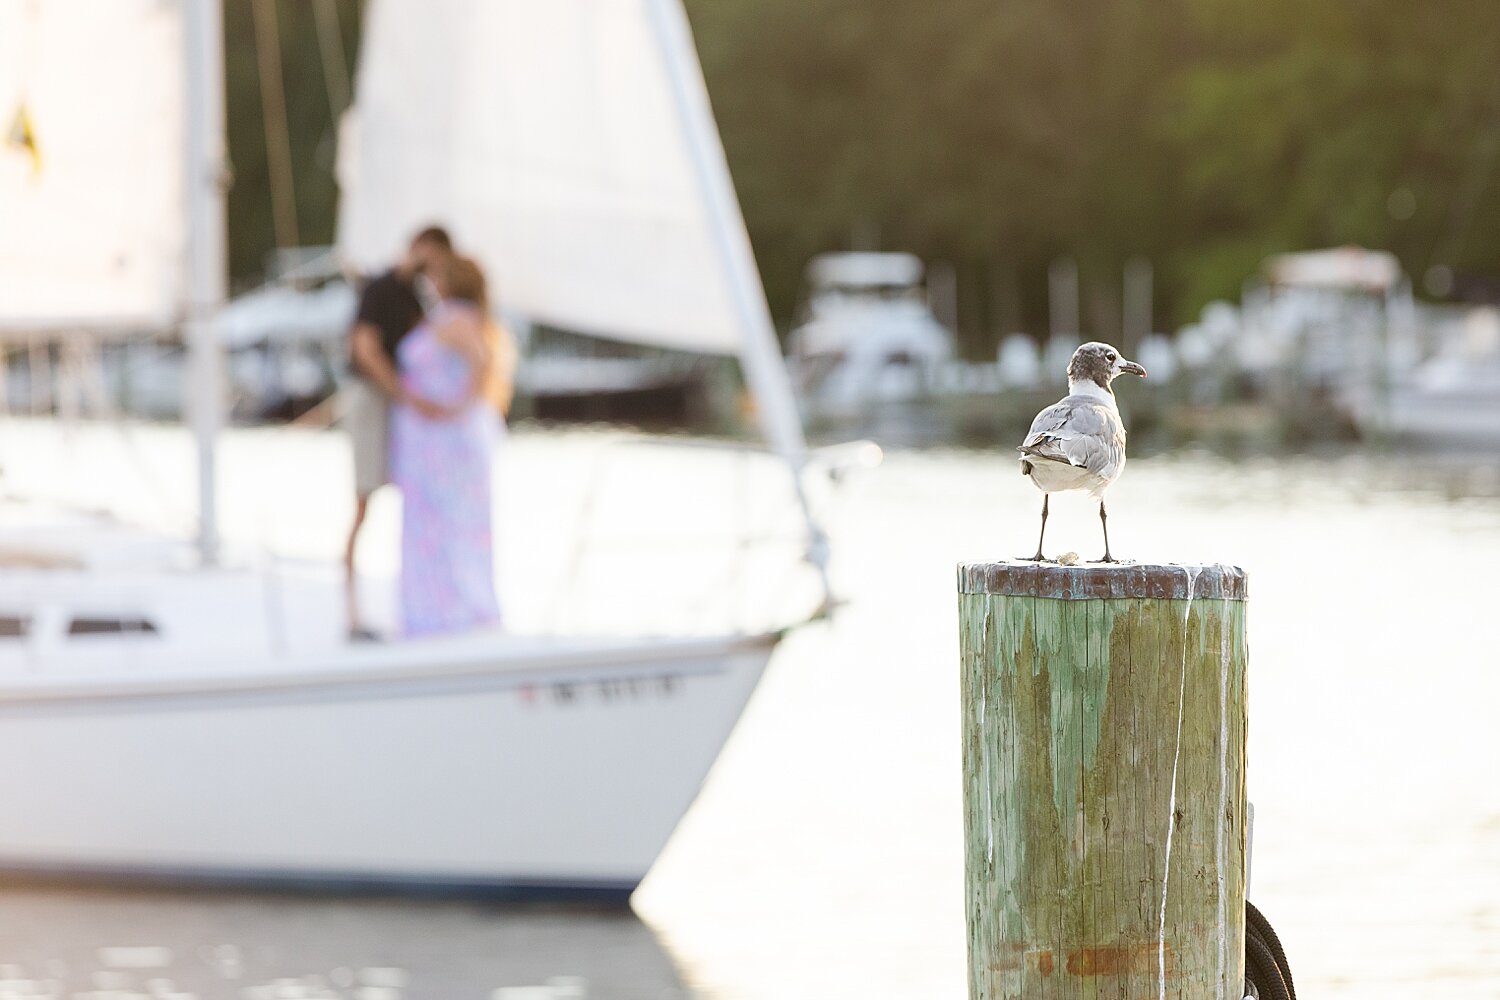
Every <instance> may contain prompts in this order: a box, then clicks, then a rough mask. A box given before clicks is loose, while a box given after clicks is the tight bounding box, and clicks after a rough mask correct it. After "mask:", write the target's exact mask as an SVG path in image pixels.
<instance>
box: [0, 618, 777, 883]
mask: <svg viewBox="0 0 1500 1000" xmlns="http://www.w3.org/2000/svg"><path fill="white" fill-rule="evenodd" d="M775 641H776V637H775V636H771V635H767V636H760V637H751V638H727V639H708V640H662V641H648V640H641V641H636V642H629V643H614V644H606V643H600V642H597V641H596V642H592V643H580V642H578V641H574V642H571V643H564V642H562V641H558V642H556V643H552V644H549V643H546V642H544V641H542V640H528V641H520V640H514V641H513V640H507V639H504V638H502V637H490V638H487V639H485V638H481V637H475V638H473V639H466V640H443V641H437V642H432V643H404V644H400V645H394V646H391V647H388V648H384V649H380V650H377V651H375V652H376V653H377V655H376V656H375V657H374V658H372V657H371V656H370V655H369V653H364V654H362V655H358V656H356V653H357V652H358V651H357V650H354V651H351V652H350V654H349V656H348V658H347V659H348V662H347V663H340V662H339V661H338V660H337V658H334V659H330V660H328V661H327V662H326V663H325V664H324V665H323V666H321V667H311V668H308V667H303V668H299V669H279V670H277V671H276V672H275V673H265V674H242V675H238V676H222V675H221V676H205V675H203V674H201V673H200V674H197V675H191V674H187V673H176V674H175V675H168V676H165V677H160V678H155V679H141V680H130V681H119V682H111V681H109V680H106V679H101V678H99V677H97V676H96V677H92V678H87V677H76V676H75V677H72V678H68V679H66V680H65V681H58V680H47V679H45V678H38V679H36V680H34V681H33V680H28V679H24V678H13V679H12V680H9V681H7V682H6V684H5V685H4V687H3V689H0V727H3V731H4V732H5V735H6V744H7V746H8V747H9V748H10V752H7V753H6V754H4V755H3V758H0V760H3V763H0V802H3V803H4V813H5V817H6V820H5V822H4V823H3V824H0V868H5V869H9V870H12V871H18V870H25V871H44V872H49V873H82V874H94V875H99V874H103V875H129V876H134V875H141V876H148V877H150V876H154V877H158V878H160V877H168V878H209V879H217V880H234V881H262V882H277V883H284V882H309V883H324V884H329V883H362V884H369V885H387V886H398V885H404V886H415V885H429V886H436V887H451V888H460V889H466V890H488V891H491V892H500V893H542V894H547V895H557V894H569V895H578V894H583V895H588V896H599V897H610V896H613V897H617V898H622V897H624V896H627V895H628V894H629V892H630V891H631V890H632V889H634V888H635V886H636V885H637V883H639V881H640V880H641V878H642V877H643V876H644V875H645V874H646V871H647V869H648V868H650V866H651V864H652V862H653V861H654V860H655V858H656V856H657V854H658V853H659V852H660V851H661V849H662V847H663V846H664V844H665V843H666V841H667V838H668V837H669V835H670V834H671V832H672V830H673V828H674V826H675V825H676V824H677V822H678V820H679V819H680V818H681V816H682V815H683V813H684V812H685V811H686V809H687V808H688V806H689V805H690V803H691V802H692V800H693V798H694V797H695V796H696V794H697V792H698V789H699V787H700V786H701V784H702V782H703V780H704V777H705V776H706V774H707V772H708V770H709V767H710V766H711V765H712V763H713V761H714V759H715V758H716V756H717V755H718V753H719V750H720V748H721V747H722V745H723V743H724V741H725V739H726V738H727V737H728V734H729V732H730V730H731V729H732V728H733V726H734V724H735V721H736V720H737V719H738V717H739V715H740V712H741V710H742V708H743V707H744V704H745V702H746V701H747V699H748V698H749V697H750V694H751V692H752V691H753V690H754V687H755V684H756V682H757V680H758V679H759V677H760V675H761V672H762V670H763V669H764V667H765V664H766V661H767V659H768V657H769V655H770V653H771V650H772V648H773V647H774V645H775ZM372 659H373V661H374V662H372Z"/></svg>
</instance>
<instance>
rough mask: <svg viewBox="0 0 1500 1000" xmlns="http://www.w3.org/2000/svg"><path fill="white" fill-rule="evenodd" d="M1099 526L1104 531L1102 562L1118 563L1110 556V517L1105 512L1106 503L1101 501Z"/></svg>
mask: <svg viewBox="0 0 1500 1000" xmlns="http://www.w3.org/2000/svg"><path fill="white" fill-rule="evenodd" d="M1099 526H1100V527H1101V528H1103V529H1104V558H1103V559H1100V560H1099V561H1100V562H1106V563H1112V562H1118V561H1119V560H1117V559H1116V558H1115V557H1114V556H1112V555H1110V554H1109V515H1108V514H1107V513H1105V511H1104V501H1103V500H1100V501H1099Z"/></svg>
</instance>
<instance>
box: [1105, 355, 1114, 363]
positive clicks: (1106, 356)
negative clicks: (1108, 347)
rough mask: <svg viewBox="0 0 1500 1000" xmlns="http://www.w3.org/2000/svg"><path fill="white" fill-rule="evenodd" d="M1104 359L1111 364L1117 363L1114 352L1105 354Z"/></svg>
mask: <svg viewBox="0 0 1500 1000" xmlns="http://www.w3.org/2000/svg"><path fill="white" fill-rule="evenodd" d="M1104 360H1105V361H1108V362H1109V363H1110V364H1114V363H1115V356H1114V355H1113V354H1106V355H1105V356H1104Z"/></svg>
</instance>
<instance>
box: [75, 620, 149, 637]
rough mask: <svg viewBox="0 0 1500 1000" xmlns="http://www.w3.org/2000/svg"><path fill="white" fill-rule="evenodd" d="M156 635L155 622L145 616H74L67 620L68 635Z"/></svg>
mask: <svg viewBox="0 0 1500 1000" xmlns="http://www.w3.org/2000/svg"><path fill="white" fill-rule="evenodd" d="M120 634H133V635H156V634H157V631H156V623H155V622H152V621H150V620H149V619H146V618H138V617H117V618H74V619H73V620H72V621H70V622H68V635H120Z"/></svg>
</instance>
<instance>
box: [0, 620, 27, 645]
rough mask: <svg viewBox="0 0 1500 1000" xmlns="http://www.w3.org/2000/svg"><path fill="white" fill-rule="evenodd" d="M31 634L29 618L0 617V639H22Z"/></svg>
mask: <svg viewBox="0 0 1500 1000" xmlns="http://www.w3.org/2000/svg"><path fill="white" fill-rule="evenodd" d="M30 633H31V616H29V615H0V639H24V638H26V636H28V635H29V634H30Z"/></svg>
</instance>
